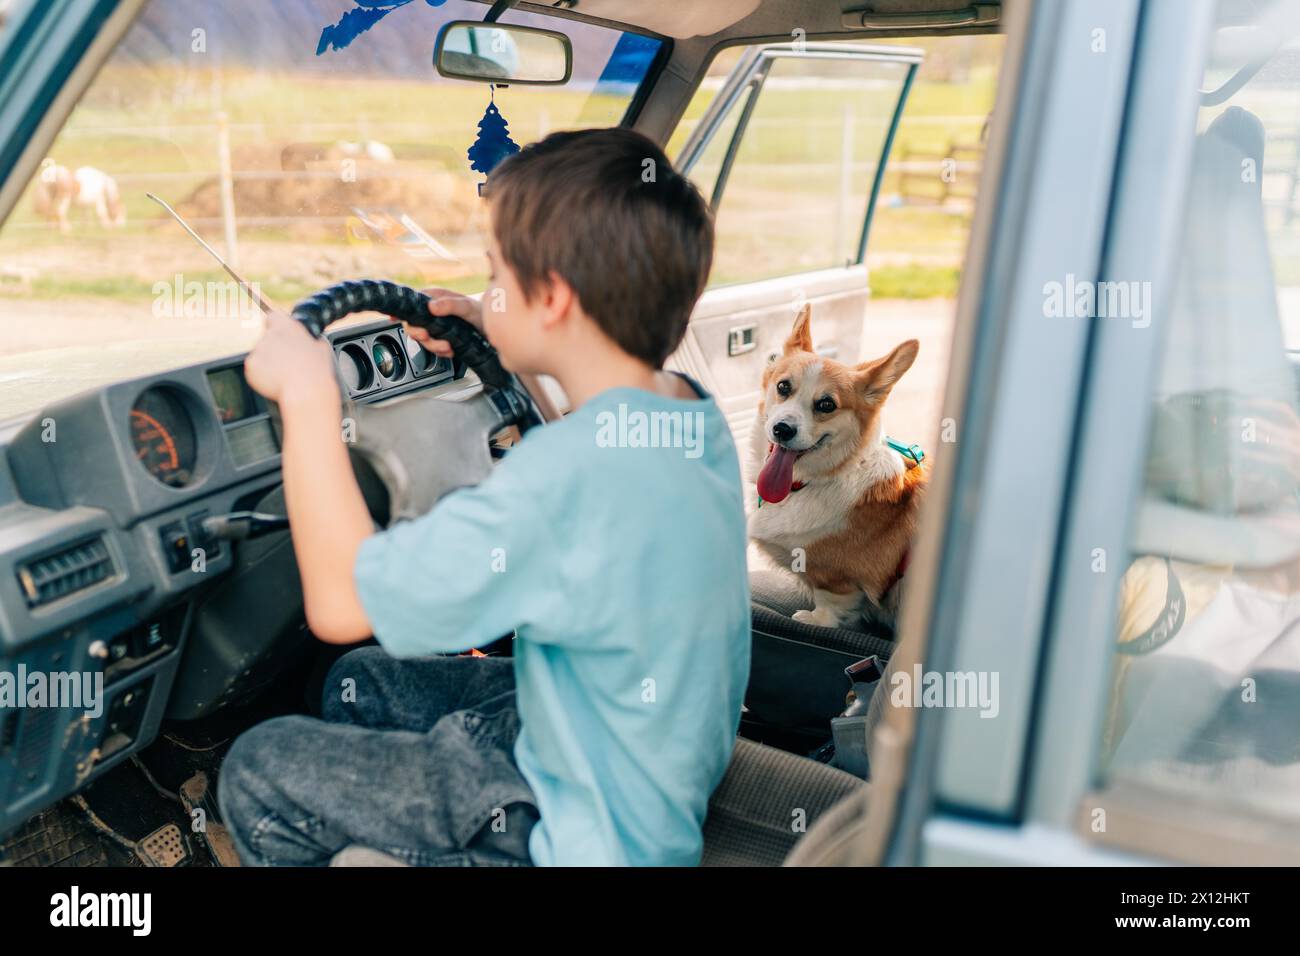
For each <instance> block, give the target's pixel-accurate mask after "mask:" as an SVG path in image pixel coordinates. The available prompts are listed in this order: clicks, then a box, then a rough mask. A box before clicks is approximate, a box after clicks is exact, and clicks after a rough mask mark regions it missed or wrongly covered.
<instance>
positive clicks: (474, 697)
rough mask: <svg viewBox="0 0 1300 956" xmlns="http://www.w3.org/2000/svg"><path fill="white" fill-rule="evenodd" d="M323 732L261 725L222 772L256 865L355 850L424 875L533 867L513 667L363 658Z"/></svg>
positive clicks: (375, 650)
mask: <svg viewBox="0 0 1300 956" xmlns="http://www.w3.org/2000/svg"><path fill="white" fill-rule="evenodd" d="M322 718H323V719H320V720H318V719H316V718H314V717H306V716H292V717H277V718H275V719H273V720H268V721H266V722H265V723H262V724H258V725H257V726H256V727H253V728H252V729H251V730H249V731H247V732H245V733H244V734H242V735H241V736H240V737H239V739H238V740H236V741H235V744H234V746H233V747H232V748H231V750H230V753H229V754H228V755H227V757H226V759H225V761H224V763H223V764H222V766H221V772H220V775H219V778H218V781H217V797H218V800H219V801H220V806H221V814H222V817H223V819H224V821H225V823H226V825H227V827H229V829H230V833H231V836H232V838H233V840H234V843H235V848H236V849H237V850H238V851H239V857H240V859H241V860H242V861H243V862H244V863H245V864H246V865H258V866H275V865H281V866H323V865H327V864H328V863H329V861H330V858H331V857H332V856H333V855H334V854H335V853H337V852H338V851H339V850H342V849H343V848H344V847H346V846H349V845H352V844H359V845H362V846H366V847H369V848H371V849H375V850H382V851H383V852H385V853H388V854H390V855H392V856H395V857H397V858H399V859H401V860H404V861H405V862H407V863H410V864H412V865H415V866H476V865H515V866H526V865H529V863H530V860H529V856H528V835H529V833H531V832H532V828H533V825H534V824H535V823H536V822H537V820H538V813H537V804H536V801H535V799H534V797H533V793H532V791H531V790H530V789H529V787H528V784H527V783H526V782H525V781H524V778H523V777H522V776H521V775H520V773H519V768H518V767H517V766H515V759H514V743H515V738H516V737H518V735H519V716H518V713H517V712H516V710H515V677H514V666H513V662H512V661H510V660H508V659H505V658H474V657H434V658H424V659H420V660H397V659H395V658H392V657H389V656H388V654H386V653H385V652H384V651H383V649H381V648H379V647H373V646H371V647H362V648H358V649H357V650H355V651H351V652H350V653H348V654H345V655H344V656H343V657H341V658H339V660H338V661H337V662H336V663H335V664H334V666H333V667H332V668H331V669H330V672H329V676H328V677H327V678H326V680H325V688H324V692H323V694H322Z"/></svg>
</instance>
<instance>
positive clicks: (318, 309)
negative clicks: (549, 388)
mask: <svg viewBox="0 0 1300 956" xmlns="http://www.w3.org/2000/svg"><path fill="white" fill-rule="evenodd" d="M429 302H430V296H428V295H426V294H425V293H423V292H421V291H419V290H418V289H412V288H411V287H410V286H404V285H399V284H398V283H396V282H389V281H387V280H383V279H356V280H350V281H347V282H339V283H336V284H335V285H332V286H329V287H328V288H325V289H322V290H321V291H319V292H317V293H316V294H315V295H312V296H309V297H308V298H306V299H303V300H302V301H301V302H299V303H298V304H297V305H295V306H294V307H293V313H292V315H293V318H294V319H296V320H297V321H299V322H301V323H302V325H303V327H304V328H306V329H307V331H308V332H310V333H311V334H312V335H313V336H314V337H316V338H320V337H321V336H322V335H324V333H325V330H326V329H327V328H328V327H329V326H331V325H333V324H334V323H335V322H337V321H339V320H340V319H342V318H345V317H346V316H349V315H352V314H353V313H356V312H381V313H383V314H384V315H388V316H391V317H392V318H394V319H397V320H399V321H401V322H407V323H409V324H411V325H415V326H418V327H420V328H424V329H427V330H428V331H429V333H430V334H431V335H432V336H433V337H434V338H438V339H444V340H446V341H447V342H448V343H450V344H451V347H452V349H453V351H454V352H455V354H456V358H457V359H459V360H460V361H462V362H464V363H465V365H466V366H468V367H469V368H470V369H471V370H473V372H474V374H475V375H477V376H478V378H479V381H480V382H482V383H483V391H484V394H486V395H488V396H489V397H490V398H491V400H492V402H493V404H495V405H496V406H497V408H498V410H499V411H500V412H501V416H502V423H503V425H515V426H517V427H518V428H519V430H520V431H521V432H523V431H527V430H528V429H529V428H531V427H532V426H534V425H537V424H540V423H541V421H542V417H541V414H540V412H539V411H538V410H537V406H536V404H535V403H534V402H533V400H532V396H530V395H529V394H528V390H527V389H526V388H524V386H523V384H522V383H521V382H520V381H519V379H518V378H517V377H516V376H515V375H514V374H513V373H511V372H509V371H507V370H506V368H505V366H503V365H502V364H501V357H500V356H499V355H498V354H497V350H496V349H495V348H493V347H492V343H490V342H489V341H488V340H487V338H486V337H485V336H484V335H483V333H482V332H480V331H479V330H478V329H476V328H475V327H474V326H473V325H471V324H470V323H469V322H467V321H465V320H464V319H462V318H460V317H459V316H455V315H433V314H432V313H430V312H429Z"/></svg>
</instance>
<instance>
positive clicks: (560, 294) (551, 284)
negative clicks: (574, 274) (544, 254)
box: [537, 270, 578, 328]
mask: <svg viewBox="0 0 1300 956" xmlns="http://www.w3.org/2000/svg"><path fill="white" fill-rule="evenodd" d="M537 294H538V295H540V298H541V302H542V305H543V306H545V309H546V312H545V315H544V316H543V318H542V325H543V326H544V327H546V328H549V327H551V326H553V325H555V324H557V323H558V322H559V321H560V319H562V318H563V317H564V316H565V315H567V314H568V312H569V309H570V307H572V306H573V304H574V303H575V302H577V300H578V296H577V294H576V293H575V292H574V291H573V286H571V285H569V282H568V280H567V279H565V278H564V276H562V275H560V274H559V273H558V272H556V271H555V270H551V271H550V272H548V273H547V274H546V278H545V279H544V280H543V281H542V282H541V283H539V289H538V293H537Z"/></svg>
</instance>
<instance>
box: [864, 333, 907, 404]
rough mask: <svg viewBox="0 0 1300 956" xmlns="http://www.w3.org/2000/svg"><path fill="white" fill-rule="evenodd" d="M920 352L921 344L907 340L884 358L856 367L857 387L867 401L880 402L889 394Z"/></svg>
mask: <svg viewBox="0 0 1300 956" xmlns="http://www.w3.org/2000/svg"><path fill="white" fill-rule="evenodd" d="M920 350H921V343H920V342H918V341H917V340H916V339H908V340H907V341H906V342H904V343H902V344H901V345H899V346H898V347H896V348H895V349H894V351H892V352H890V353H889V354H888V355H886V356H885V357H884V358H878V359H874V360H872V361H870V362H863V363H862V364H861V365H859V366H857V368H856V371H857V373H858V387H859V388H861V389H862V390H863V391H864V392H865V393H866V397H867V400H868V401H874V402H881V401H884V399H885V396H886V395H888V394H889V393H890V391H891V390H892V389H893V387H894V385H895V384H897V382H898V380H899V379H900V378H902V377H903V373H904V372H906V371H907V370H908V369H909V368H911V367H912V363H913V362H915V361H916V353H917V352H919V351H920Z"/></svg>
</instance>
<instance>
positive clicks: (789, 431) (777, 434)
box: [772, 422, 799, 441]
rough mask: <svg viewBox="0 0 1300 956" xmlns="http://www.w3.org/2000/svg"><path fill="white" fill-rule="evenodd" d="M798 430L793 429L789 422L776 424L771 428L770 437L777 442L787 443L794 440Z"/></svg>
mask: <svg viewBox="0 0 1300 956" xmlns="http://www.w3.org/2000/svg"><path fill="white" fill-rule="evenodd" d="M798 431H799V429H797V428H795V427H794V426H793V425H791V424H790V423H789V422H777V423H776V424H775V425H773V426H772V436H773V437H774V438H775V439H776V440H777V441H789V440H790V439H792V438H794V436H795V434H796V433H797V432H798Z"/></svg>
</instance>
